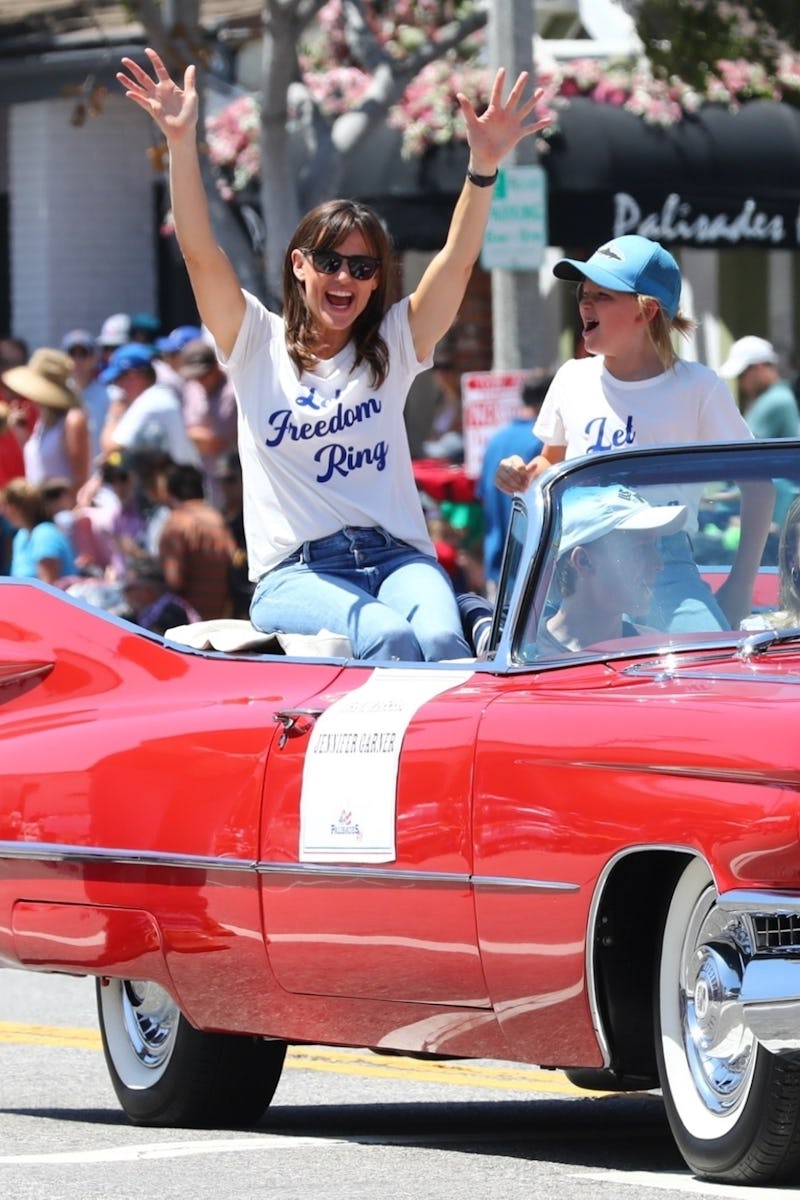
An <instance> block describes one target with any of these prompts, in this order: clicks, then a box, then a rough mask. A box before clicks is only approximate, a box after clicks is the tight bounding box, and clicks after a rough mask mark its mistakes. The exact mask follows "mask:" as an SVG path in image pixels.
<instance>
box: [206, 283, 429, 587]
mask: <svg viewBox="0 0 800 1200" xmlns="http://www.w3.org/2000/svg"><path fill="white" fill-rule="evenodd" d="M244 296H245V300H246V304H247V307H246V311H245V316H244V320H243V322H242V326H241V329H240V330H239V334H238V336H237V339H236V343H235V345H234V348H233V351H232V352H231V355H230V358H229V359H228V360H227V361H226V360H225V359H224V358H222V357H220V361H221V362H222V363H223V365H224V366H225V369H226V370H227V372H228V375H229V377H230V379H231V382H232V383H233V386H234V389H235V392H236V398H237V404H238V410H239V418H238V439H239V457H240V459H241V464H242V479H243V485H244V528H245V537H246V540H247V554H248V563H249V571H250V578H251V579H259V578H260V577H261V576H262V575H263V574H264V573H265V572H266V571H269V570H271V569H272V568H273V567H275V566H277V564H278V563H280V562H281V561H282V560H283V559H284V558H286V557H287V555H289V554H292V553H293V552H294V551H295V550H297V548H298V547H299V546H301V545H302V544H303V543H304V542H306V541H313V540H315V539H317V538H322V537H327V536H328V535H329V534H332V533H336V532H337V531H338V530H340V529H342V528H343V527H345V526H382V527H383V528H384V529H386V530H387V532H388V533H390V534H391V535H392V536H393V537H395V538H397V539H398V540H400V541H403V542H408V543H409V545H411V546H414V547H415V548H416V549H418V550H420V551H421V552H422V553H423V554H428V555H430V556H431V557H432V558H433V557H435V551H434V548H433V544H432V542H431V539H430V536H429V534H428V530H427V526H426V524H425V517H424V514H423V511H422V505H421V503H420V499H419V493H418V491H417V487H416V484H415V482H414V474H413V470H412V464H411V452H410V449H409V445H408V437H407V434H406V428H405V422H404V419H403V410H404V408H405V403H406V399H407V396H408V390H409V388H410V386H411V383H412V382H413V380H414V378H415V377H416V376H417V375H418V374H419V373H420V372H421V371H424V370H426V369H427V368H428V367H430V366H431V363H432V355H431V356H430V357H429V358H428V359H426V361H424V362H418V360H417V356H416V352H415V350H414V343H413V339H412V336H411V329H410V326H409V323H408V299H407V298H405V299H403V300H401V301H399V302H398V303H397V304H395V305H393V306H392V307H391V308H390V309H389V310H388V312H387V313H386V315H385V317H384V319H383V322H382V325H381V335H382V337H383V339H384V341H385V342H386V346H387V348H388V351H389V373H388V376H387V379H386V380H385V382H384V383H383V384H382V385H381V387H378V388H376V387H373V386H372V384H371V382H370V373H369V369H368V367H367V366H366V365H365V364H364V363H362V364H360V365H359V367H358V368H357V369H356V370H355V371H353V372H352V373H351V371H350V368H351V366H352V364H353V360H354V357H355V354H354V349H353V346H352V344H351V343H348V344H347V346H345V347H344V349H343V350H341V351H340V352H339V354H337V355H336V356H335V357H334V358H332V359H328V360H325V361H323V362H320V363H317V364H316V365H315V367H314V370H313V371H304V372H303V374H302V375H300V376H299V377H298V373H297V368H296V367H295V365H294V363H293V362H292V360H291V358H290V357H289V354H288V352H287V349H286V336H285V328H284V323H283V320H282V318H280V317H278V316H276V315H275V314H274V313H271V312H269V310H268V309H267V308H265V307H264V305H263V304H262V303H261V302H260V301H259V300H258V299H257V298H256V297H255V296H252V295H250V294H249V293H248V292H245V293H244Z"/></svg>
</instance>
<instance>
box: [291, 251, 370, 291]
mask: <svg viewBox="0 0 800 1200" xmlns="http://www.w3.org/2000/svg"><path fill="white" fill-rule="evenodd" d="M303 254H305V255H307V256H308V258H310V259H311V261H312V263H313V264H314V270H315V271H319V272H320V274H321V275H338V274H339V271H340V270H341V269H342V263H343V262H345V263H347V269H348V271H349V272H350V277H351V279H357V280H358V281H359V283H363V281H364V280H365V279H372V277H373V276H374V275H375V274H376V273H377V271H378V270H379V268H380V265H381V260H380V259H379V258H373V257H372V255H370V254H340V253H339V251H338V250H310V249H304V250H303Z"/></svg>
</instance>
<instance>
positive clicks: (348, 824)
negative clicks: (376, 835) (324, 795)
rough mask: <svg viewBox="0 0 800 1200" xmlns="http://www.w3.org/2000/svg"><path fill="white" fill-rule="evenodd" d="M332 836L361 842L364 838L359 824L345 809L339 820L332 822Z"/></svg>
mask: <svg viewBox="0 0 800 1200" xmlns="http://www.w3.org/2000/svg"><path fill="white" fill-rule="evenodd" d="M331 836H333V837H354V838H356V839H357V840H358V841H360V840H361V838H362V837H363V834H362V832H361V828H360V826H359V824H358V822H357V821H354V820H353V814H352V812H347V811H346V809H344V808H343V809H342V811H341V812H340V813H339V820H338V821H331Z"/></svg>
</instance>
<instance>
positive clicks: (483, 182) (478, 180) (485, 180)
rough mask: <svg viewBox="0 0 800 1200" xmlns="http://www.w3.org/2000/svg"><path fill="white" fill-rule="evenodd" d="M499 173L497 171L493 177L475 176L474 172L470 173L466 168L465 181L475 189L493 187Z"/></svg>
mask: <svg viewBox="0 0 800 1200" xmlns="http://www.w3.org/2000/svg"><path fill="white" fill-rule="evenodd" d="M499 173H500V172H499V169H498V170H496V171H495V173H494V175H476V174H475V172H474V171H470V169H469V167H467V179H468V180H469V181H470V183H474V184H475V187H493V186H494V185H495V184H496V183H497V176H498V175H499Z"/></svg>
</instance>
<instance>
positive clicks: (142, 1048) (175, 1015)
mask: <svg viewBox="0 0 800 1200" xmlns="http://www.w3.org/2000/svg"><path fill="white" fill-rule="evenodd" d="M122 1007H123V1013H122V1017H123V1022H124V1025H125V1029H126V1032H127V1034H128V1038H129V1040H130V1045H131V1049H132V1051H133V1053H134V1054H135V1055H136V1058H137V1059H138V1060H139V1062H140V1063H142V1065H143V1066H145V1067H149V1068H151V1069H152V1070H156V1069H160V1068H161V1067H162V1066H163V1065H164V1063H165V1062H167V1060H168V1059H169V1056H170V1055H171V1053H172V1049H173V1044H174V1040H175V1035H176V1031H177V1026H178V1019H179V1016H180V1014H179V1012H178V1008H177V1005H176V1004H175V1003H174V1001H173V1000H172V998H171V997H170V996H169V995H168V993H167V992H165V991H164V989H163V988H161V987H159V986H158V984H157V983H151V982H149V981H148V980H139V979H126V980H125V982H124V983H123V985H122Z"/></svg>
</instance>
